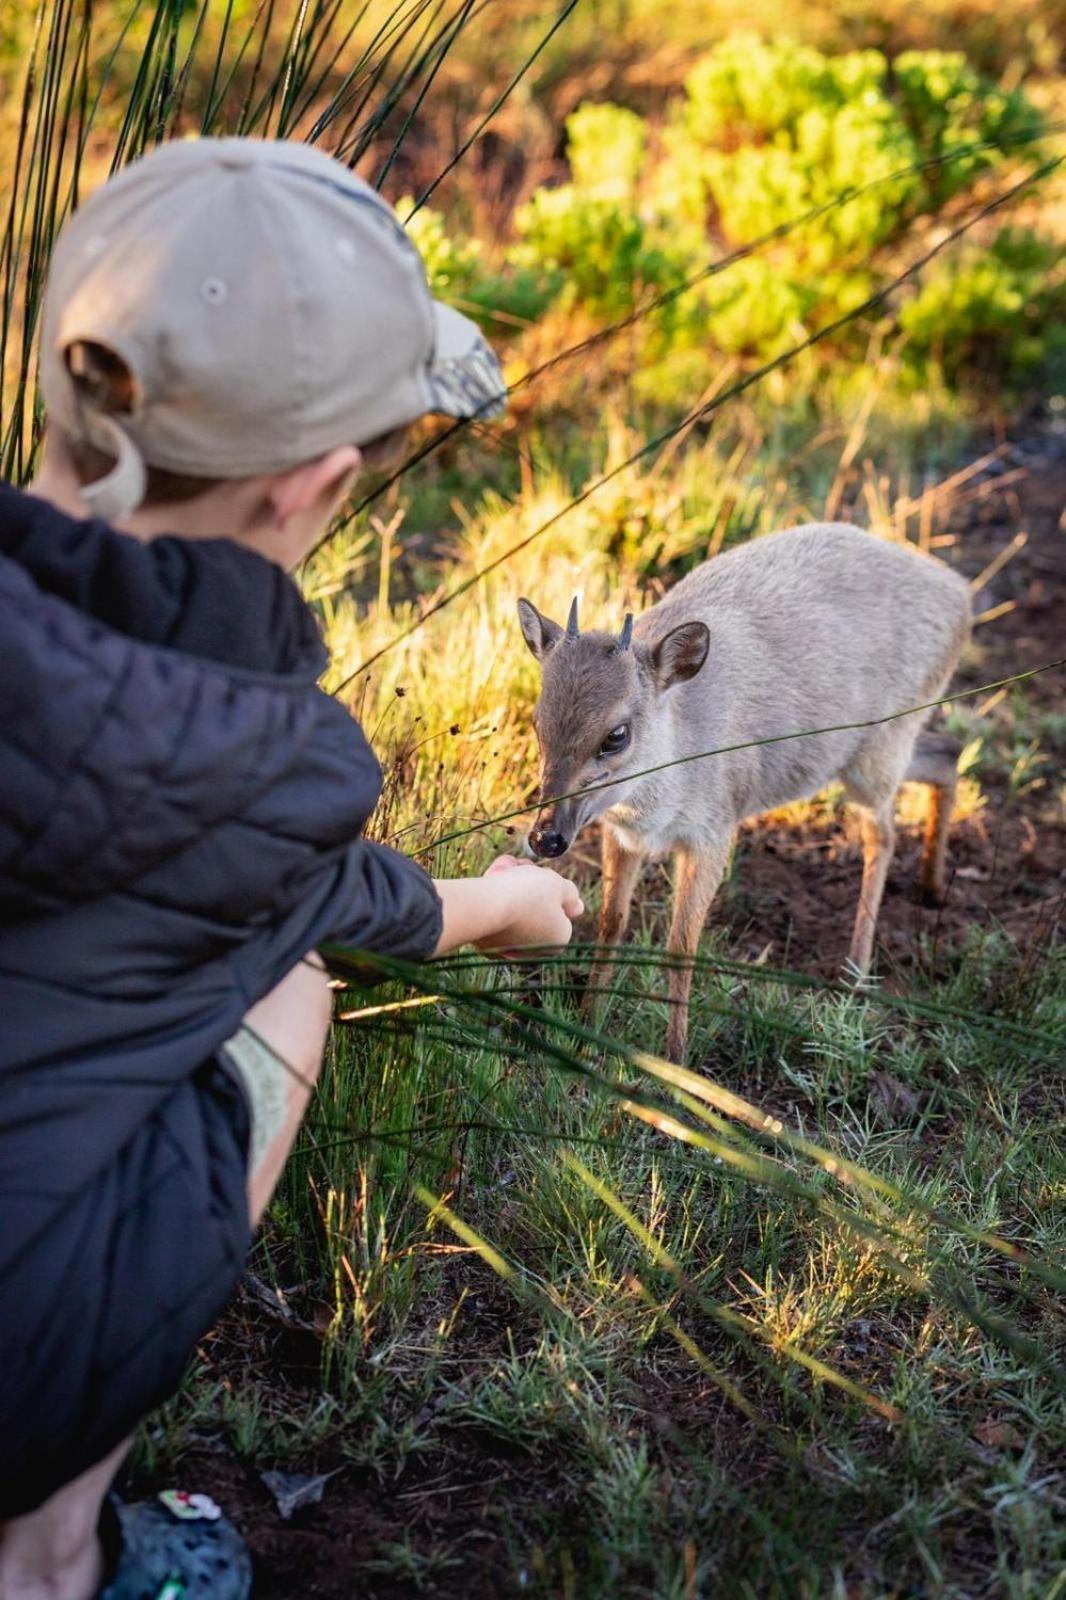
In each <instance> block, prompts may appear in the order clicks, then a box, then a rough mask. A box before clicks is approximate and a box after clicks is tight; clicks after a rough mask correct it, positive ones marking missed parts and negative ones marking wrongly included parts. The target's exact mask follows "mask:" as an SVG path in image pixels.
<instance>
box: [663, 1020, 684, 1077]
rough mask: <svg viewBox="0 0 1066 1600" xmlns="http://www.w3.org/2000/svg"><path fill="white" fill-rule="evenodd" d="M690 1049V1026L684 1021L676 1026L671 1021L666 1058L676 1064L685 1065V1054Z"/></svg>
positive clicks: (667, 1037)
mask: <svg viewBox="0 0 1066 1600" xmlns="http://www.w3.org/2000/svg"><path fill="white" fill-rule="evenodd" d="M687 1051H688V1027H687V1026H686V1025H685V1024H684V1023H682V1024H680V1025H678V1026H674V1024H673V1023H671V1025H670V1027H669V1028H668V1029H667V1032H666V1059H667V1061H672V1062H673V1063H674V1065H675V1066H677V1067H683V1066H684V1065H685V1056H686V1054H687Z"/></svg>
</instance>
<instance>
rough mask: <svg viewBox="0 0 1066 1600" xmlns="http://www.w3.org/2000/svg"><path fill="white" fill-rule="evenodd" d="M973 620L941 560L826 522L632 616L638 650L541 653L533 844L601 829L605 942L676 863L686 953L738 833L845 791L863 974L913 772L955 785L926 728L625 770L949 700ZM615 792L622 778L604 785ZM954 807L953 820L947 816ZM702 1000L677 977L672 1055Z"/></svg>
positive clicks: (712, 565) (596, 645)
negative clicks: (771, 814)
mask: <svg viewBox="0 0 1066 1600" xmlns="http://www.w3.org/2000/svg"><path fill="white" fill-rule="evenodd" d="M524 604H526V605H528V602H524ZM530 609H532V610H533V611H534V612H535V608H530ZM535 614H536V616H537V617H538V618H539V617H540V613H539V612H536V613H535ZM970 615H971V612H970V596H969V589H968V586H967V584H966V583H965V581H964V580H963V579H962V578H961V577H959V576H958V574H956V573H954V572H952V571H951V569H950V568H948V567H946V566H945V565H944V564H943V563H942V562H940V561H937V560H934V559H932V558H930V557H927V556H924V555H922V554H920V553H919V552H918V551H916V550H915V549H914V548H913V547H911V546H905V545H902V544H898V543H893V542H890V541H888V540H884V539H880V538H877V537H875V536H874V535H872V534H869V533H864V532H863V531H862V530H861V529H859V528H854V527H850V526H848V525H846V524H842V523H814V524H809V525H807V526H805V527H800V528H791V529H788V530H787V531H785V532H782V533H777V534H771V535H768V536H766V537H763V538H758V539H755V540H752V541H751V542H750V543H749V544H746V545H743V546H742V547H740V548H739V549H736V550H732V551H729V552H728V553H727V554H725V555H723V556H719V557H717V558H716V559H715V560H713V561H709V562H706V563H705V564H704V565H703V566H701V567H697V568H696V570H695V571H694V572H691V573H689V574H688V576H687V577H685V578H683V579H682V581H681V582H680V583H679V584H677V585H676V586H675V588H673V589H672V590H671V591H670V592H669V594H667V595H666V596H665V598H664V599H662V600H661V601H659V603H658V604H657V605H654V606H652V607H651V609H650V610H648V611H646V612H644V614H643V615H642V616H641V617H639V618H638V619H637V621H636V624H635V626H634V627H633V630H632V644H631V648H629V649H626V650H620V649H619V648H618V644H619V641H617V640H615V639H612V638H611V636H610V635H609V634H605V633H602V632H599V631H597V630H593V631H590V632H586V633H582V634H581V635H580V636H579V637H577V638H575V639H573V640H572V642H571V643H570V644H569V646H568V648H567V649H566V650H565V651H559V652H555V653H551V651H550V648H549V649H548V650H542V651H541V652H540V653H539V654H538V651H537V650H534V654H535V655H538V659H540V660H541V661H542V663H543V683H542V688H541V695H540V699H539V701H538V703H537V708H536V713H535V720H536V726H537V734H538V738H539V740H540V747H541V755H542V774H541V795H542V796H543V798H544V801H545V808H544V811H543V812H542V814H541V817H540V819H539V821H538V826H537V828H535V829H534V831H533V834H532V835H531V842H532V843H533V846H534V849H536V842H537V838H538V836H540V837H543V836H544V835H546V834H547V833H548V832H549V831H555V832H557V833H561V834H562V835H563V836H564V837H565V838H567V839H568V840H569V841H571V842H572V841H573V839H574V838H576V836H577V834H578V833H580V831H581V829H582V828H584V827H585V826H587V824H588V823H589V822H591V821H592V820H593V819H594V818H596V817H601V818H602V821H603V837H604V873H605V885H604V908H603V913H602V916H601V924H600V942H601V943H604V944H606V943H613V942H615V941H616V940H617V939H618V938H620V937H621V934H622V933H623V932H624V929H625V926H626V922H627V919H628V910H629V899H630V896H631V894H632V888H633V884H634V883H635V881H636V876H637V869H638V867H639V864H641V863H643V862H644V861H647V860H656V859H661V858H663V857H664V856H667V855H673V856H674V857H675V859H676V861H677V865H678V879H677V890H676V894H675V903H674V923H673V928H672V930H671V936H670V949H671V950H673V951H679V952H682V953H685V954H688V955H692V954H694V953H695V950H696V947H697V944H698V940H699V933H700V930H701V929H702V926H703V922H704V920H705V917H706V913H707V910H708V909H709V907H710V903H711V900H712V899H713V896H714V893H715V891H716V890H717V887H718V883H719V882H720V879H721V875H722V872H723V871H724V869H725V866H726V864H727V861H728V857H729V852H730V849H731V847H732V843H733V839H734V837H735V834H736V830H737V827H738V825H739V824H740V822H742V821H743V820H744V818H746V817H750V816H754V815H757V814H758V813H760V812H763V811H767V810H770V809H772V808H773V807H775V806H779V805H783V804H785V803H786V802H788V801H792V800H798V799H802V798H805V797H807V796H810V795H813V794H816V793H817V792H818V791H819V790H820V789H823V788H825V786H826V785H827V784H828V783H830V782H832V781H834V780H839V781H840V782H842V783H843V785H844V788H845V791H846V793H847V796H848V799H849V800H851V801H852V802H853V803H855V804H856V805H857V806H859V808H860V810H861V812H862V816H863V832H864V861H865V866H864V875H863V893H862V897H861V899H860V906H859V913H858V916H857V919H856V924H855V932H854V937H853V940H852V946H851V956H850V960H851V962H852V964H853V966H854V967H856V968H858V969H860V970H865V969H866V967H867V966H868V965H869V962H870V959H871V955H872V946H873V935H874V927H875V922H876V916H877V910H878V907H879V904H880V899H881V894H882V891H883V887H884V877H885V873H886V872H887V866H888V861H889V858H890V856H891V850H892V846H893V843H894V828H893V821H892V816H893V801H894V798H895V794H896V791H897V789H898V788H899V785H900V783H901V782H902V781H903V779H904V777H905V776H906V775H907V774H908V772H909V771H911V770H913V775H914V777H915V778H918V779H922V780H923V781H930V782H932V783H934V784H935V785H936V786H937V787H938V788H940V789H943V790H945V791H946V790H947V789H948V787H949V786H951V787H953V783H954V778H953V776H951V774H953V771H954V769H953V766H952V764H951V762H950V761H949V762H948V763H947V765H945V762H944V760H943V759H939V760H938V761H937V762H932V763H931V762H930V761H929V760H928V759H925V756H924V754H923V753H924V752H926V751H927V749H928V738H929V736H925V738H923V739H919V735H920V734H921V732H922V728H923V726H924V724H925V722H926V721H927V718H928V713H919V714H917V715H915V716H912V717H905V718H901V719H899V720H897V721H893V722H888V723H884V724H882V725H880V726H877V727H872V728H856V729H850V730H846V731H842V732H839V733H826V734H820V735H817V736H811V737H803V738H797V739H787V740H784V741H782V742H780V743H771V744H764V745H762V746H759V747H757V748H748V749H742V750H735V751H731V752H730V753H727V754H722V755H718V756H714V757H711V758H708V759H702V760H694V761H688V762H685V763H684V764H683V765H677V766H670V767H667V768H666V770H665V771H658V772H649V773H648V774H647V776H644V777H634V778H632V779H628V780H627V779H626V778H625V774H626V773H627V772H641V771H644V770H645V769H647V768H651V767H658V766H661V765H662V764H663V763H666V762H671V761H676V760H677V759H678V758H679V757H685V756H691V755H696V754H697V753H699V752H702V751H706V750H714V749H721V748H722V747H725V746H731V745H741V744H750V743H751V742H752V741H756V740H760V739H772V738H774V736H776V735H780V734H791V733H798V732H802V730H804V729H806V728H812V727H826V726H829V725H833V724H838V723H856V722H864V721H871V720H873V719H875V718H878V717H885V716H888V715H890V714H892V713H894V712H897V711H901V710H904V709H905V708H906V707H908V706H911V705H918V704H921V703H923V702H926V701H930V700H935V699H936V698H937V697H938V696H940V695H942V694H943V693H944V691H945V689H946V687H947V684H948V682H949V680H950V678H951V675H952V673H953V672H954V670H955V667H956V665H957V663H958V659H959V655H960V653H961V651H962V648H963V645H964V644H965V641H966V639H967V637H968V635H969V628H970ZM540 623H541V630H542V632H543V631H544V628H545V627H546V628H547V629H549V630H554V631H555V632H556V633H561V632H562V630H561V629H559V628H558V625H557V624H555V623H549V622H548V620H547V619H546V618H541V619H540ZM523 631H524V632H526V623H525V620H523ZM526 638H527V642H528V640H529V633H528V632H526ZM530 648H531V649H532V648H533V646H532V644H531V645H530ZM623 723H626V724H628V725H629V727H630V729H631V739H630V743H629V745H628V747H627V749H626V750H625V751H623V752H622V753H621V754H620V755H617V756H608V757H602V756H601V755H600V754H599V751H600V749H601V746H602V744H603V741H604V739H605V737H606V736H607V734H608V733H609V732H610V731H611V730H612V729H614V728H616V727H618V726H620V725H621V724H623ZM927 774H932V776H931V777H927V776H926V775H927ZM615 777H621V778H622V781H621V782H620V783H617V784H612V785H611V786H610V787H607V788H598V789H596V788H595V786H596V785H598V784H602V783H603V782H604V781H605V780H606V779H610V778H615ZM949 777H950V785H949V781H948V780H949ZM590 788H591V789H592V792H587V791H589V790H590ZM573 791H585V792H577V793H573ZM556 796H567V797H568V798H563V799H553V797H556ZM941 810H943V807H942V808H941ZM949 812H950V805H949V806H948V808H947V812H944V817H945V818H946V816H947V814H949ZM945 833H946V821H945V822H944V823H943V824H942V825H941V831H940V834H939V835H938V836H937V839H936V840H935V841H932V842H930V841H927V850H926V858H925V863H924V866H923V873H924V874H925V877H926V878H928V880H929V881H928V882H926V883H925V884H924V887H925V888H926V889H927V891H928V892H930V893H931V894H935V893H938V892H940V891H941V890H942V877H943V845H944V837H943V835H945ZM602 976H603V974H602V972H600V973H598V974H595V973H594V978H596V977H602ZM690 986H691V968H689V969H688V970H687V971H686V970H684V969H680V970H679V971H678V972H676V973H672V974H671V985H670V988H671V999H672V1000H673V1002H674V1005H673V1007H672V1013H671V1022H670V1036H669V1047H670V1049H671V1052H672V1053H673V1054H674V1055H675V1056H680V1055H681V1053H682V1052H683V1049H684V1043H685V1032H686V1020H685V1019H686V1011H687V998H688V992H689V988H690Z"/></svg>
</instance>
